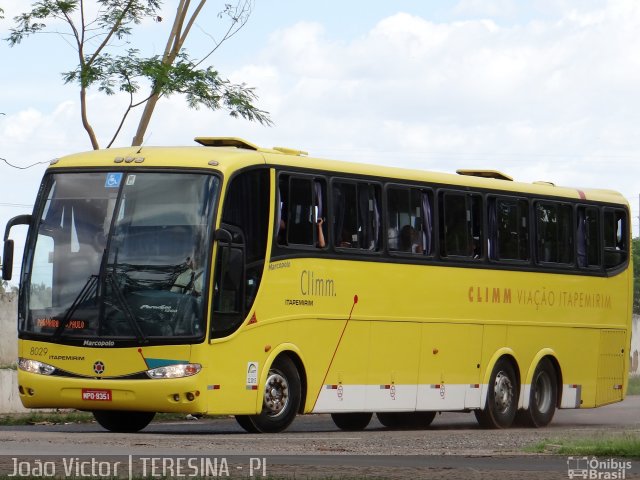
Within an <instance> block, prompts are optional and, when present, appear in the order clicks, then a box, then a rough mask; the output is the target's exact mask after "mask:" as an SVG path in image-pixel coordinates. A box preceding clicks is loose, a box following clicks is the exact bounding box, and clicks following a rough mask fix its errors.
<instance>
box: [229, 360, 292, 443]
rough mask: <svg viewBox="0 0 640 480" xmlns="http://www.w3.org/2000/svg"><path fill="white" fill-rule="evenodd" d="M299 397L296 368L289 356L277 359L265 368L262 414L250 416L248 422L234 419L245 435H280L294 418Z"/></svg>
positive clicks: (242, 418) (242, 419)
mask: <svg viewBox="0 0 640 480" xmlns="http://www.w3.org/2000/svg"><path fill="white" fill-rule="evenodd" d="M301 398H302V388H301V387H300V374H299V373H298V369H297V368H296V366H295V365H294V364H293V362H292V361H291V359H290V358H289V357H287V356H286V355H283V356H280V357H278V358H276V360H275V362H273V365H271V368H270V369H269V375H268V376H267V383H266V384H265V386H264V396H263V401H262V412H261V413H260V414H259V415H250V416H249V418H248V419H245V418H244V417H243V416H241V418H240V419H238V418H236V420H237V421H238V423H239V424H240V425H241V426H242V427H243V428H244V429H245V430H247V431H249V432H261V433H277V432H281V431H283V430H284V429H286V428H287V427H288V426H289V425H291V422H293V419H294V418H296V414H297V413H298V409H299V408H300V401H301ZM247 420H249V421H247ZM252 426H253V427H254V428H255V430H254V429H253V428H251V427H252ZM247 427H249V428H247Z"/></svg>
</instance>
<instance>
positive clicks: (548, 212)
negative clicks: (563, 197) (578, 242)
mask: <svg viewBox="0 0 640 480" xmlns="http://www.w3.org/2000/svg"><path fill="white" fill-rule="evenodd" d="M535 212H536V225H537V233H538V236H537V254H538V261H540V262H548V263H565V264H566V263H572V262H573V227H572V225H573V221H572V217H573V215H572V208H571V205H568V204H564V203H551V202H549V203H546V202H537V203H536V207H535Z"/></svg>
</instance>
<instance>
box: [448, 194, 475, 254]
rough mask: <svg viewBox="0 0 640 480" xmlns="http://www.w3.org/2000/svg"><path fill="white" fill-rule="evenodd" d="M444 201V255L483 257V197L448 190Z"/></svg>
mask: <svg viewBox="0 0 640 480" xmlns="http://www.w3.org/2000/svg"><path fill="white" fill-rule="evenodd" d="M441 198H442V201H441V225H442V228H441V232H440V234H441V237H442V247H441V250H442V252H441V253H442V256H444V257H448V256H456V257H467V258H471V259H473V258H480V257H481V256H482V243H483V234H482V197H481V196H480V195H474V194H466V193H456V192H445V193H444V194H442V197H441Z"/></svg>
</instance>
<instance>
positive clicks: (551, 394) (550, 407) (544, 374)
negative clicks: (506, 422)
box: [519, 358, 558, 428]
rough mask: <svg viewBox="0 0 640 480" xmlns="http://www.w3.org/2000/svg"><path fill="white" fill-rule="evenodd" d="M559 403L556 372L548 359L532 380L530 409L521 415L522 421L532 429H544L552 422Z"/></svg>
mask: <svg viewBox="0 0 640 480" xmlns="http://www.w3.org/2000/svg"><path fill="white" fill-rule="evenodd" d="M557 402H558V383H557V376H556V370H555V368H553V365H552V364H551V362H550V361H549V359H547V358H543V359H542V360H541V361H540V363H538V366H537V367H536V370H535V372H533V378H532V380H531V394H530V396H529V408H528V409H527V410H524V411H522V412H519V413H520V420H521V422H522V423H523V424H524V425H528V426H530V427H537V428H540V427H544V426H546V425H548V424H549V422H551V419H552V418H553V415H554V414H555V413H556V404H557Z"/></svg>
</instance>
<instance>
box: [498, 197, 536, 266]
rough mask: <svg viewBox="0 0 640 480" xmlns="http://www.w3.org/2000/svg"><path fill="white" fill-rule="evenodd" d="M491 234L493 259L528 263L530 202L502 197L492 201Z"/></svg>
mask: <svg viewBox="0 0 640 480" xmlns="http://www.w3.org/2000/svg"><path fill="white" fill-rule="evenodd" d="M489 232H490V234H489V257H490V258H491V259H494V260H521V261H528V260H529V258H530V253H529V202H528V201H527V200H525V199H510V198H509V199H508V198H500V197H498V198H492V199H490V201H489Z"/></svg>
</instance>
